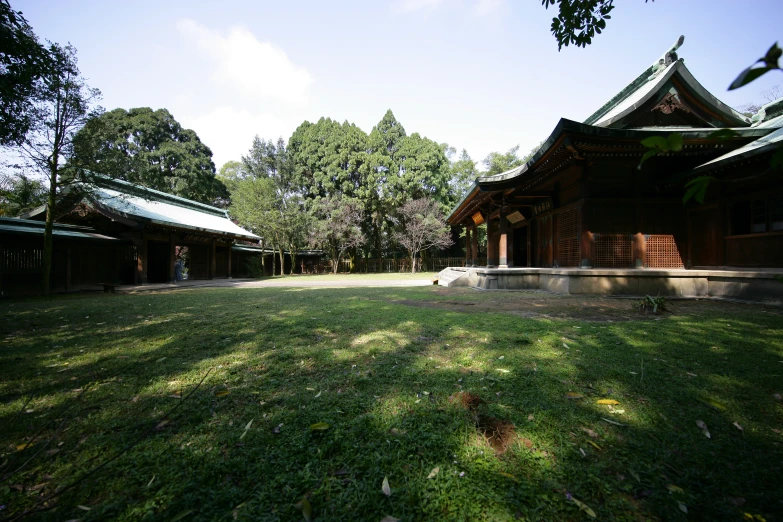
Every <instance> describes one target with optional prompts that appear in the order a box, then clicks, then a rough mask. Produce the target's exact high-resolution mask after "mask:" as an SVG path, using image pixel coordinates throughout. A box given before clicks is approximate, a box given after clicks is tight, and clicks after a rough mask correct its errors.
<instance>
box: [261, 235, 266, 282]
mask: <svg viewBox="0 0 783 522" xmlns="http://www.w3.org/2000/svg"><path fill="white" fill-rule="evenodd" d="M264 276H266V263H264V240H263V239H262V240H261V277H264Z"/></svg>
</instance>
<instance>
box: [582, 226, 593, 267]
mask: <svg viewBox="0 0 783 522" xmlns="http://www.w3.org/2000/svg"><path fill="white" fill-rule="evenodd" d="M594 245H595V234H594V233H593V232H590V231H589V230H584V231H583V232H582V236H581V238H580V245H579V246H580V250H581V251H582V262H581V264H580V265H579V266H580V268H593V256H594V254H593V246H594Z"/></svg>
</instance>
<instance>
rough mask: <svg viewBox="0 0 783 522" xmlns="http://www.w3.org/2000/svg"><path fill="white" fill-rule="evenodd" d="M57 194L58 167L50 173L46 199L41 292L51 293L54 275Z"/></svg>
mask: <svg viewBox="0 0 783 522" xmlns="http://www.w3.org/2000/svg"><path fill="white" fill-rule="evenodd" d="M56 196H57V169H56V167H55V169H54V172H50V173H49V196H48V197H47V199H46V226H45V227H44V245H43V259H42V260H41V292H42V293H43V294H44V295H49V292H50V291H51V277H52V255H53V252H52V244H53V242H52V235H53V233H52V231H53V229H54V205H55V202H56V200H55V198H56Z"/></svg>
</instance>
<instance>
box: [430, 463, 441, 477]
mask: <svg viewBox="0 0 783 522" xmlns="http://www.w3.org/2000/svg"><path fill="white" fill-rule="evenodd" d="M439 471H440V468H439V467H438V466H435V467H434V468H432V471H430V474H429V475H427V478H428V479H431V478H435V475H437V474H438V472H439Z"/></svg>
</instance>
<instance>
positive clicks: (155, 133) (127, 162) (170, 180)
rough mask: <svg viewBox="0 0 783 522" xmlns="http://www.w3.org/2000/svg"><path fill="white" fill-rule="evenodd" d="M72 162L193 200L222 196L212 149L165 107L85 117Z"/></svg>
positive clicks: (222, 192) (223, 193)
mask: <svg viewBox="0 0 783 522" xmlns="http://www.w3.org/2000/svg"><path fill="white" fill-rule="evenodd" d="M72 162H73V163H74V164H76V165H78V166H80V167H84V168H87V169H90V170H93V171H95V172H98V173H101V174H104V175H107V176H110V177H112V178H117V179H122V180H125V181H130V182H131V183H138V184H140V185H144V186H147V187H150V188H153V189H156V190H160V191H163V192H168V193H169V194H175V195H177V196H182V197H185V198H188V199H192V200H195V201H201V202H205V203H213V202H216V201H218V200H220V199H221V198H222V197H224V196H225V194H226V188H225V186H224V185H223V183H222V182H220V180H218V179H217V178H216V177H215V164H214V163H213V162H212V151H211V150H210V149H209V147H207V146H206V145H204V144H203V143H202V142H201V140H200V139H199V137H198V136H197V135H196V133H195V132H194V131H192V130H190V129H184V128H183V127H182V125H180V124H179V123H178V122H177V120H175V119H174V116H172V115H171V113H170V112H169V111H167V110H166V109H159V110H157V111H153V110H152V109H150V108H148V107H142V108H137V109H130V110H127V111H126V110H125V109H115V110H113V111H110V112H106V113H104V114H102V115H101V116H99V117H97V118H93V119H91V120H90V121H89V122H88V123H87V125H85V127H84V129H82V130H81V131H80V132H79V134H78V136H77V137H76V140H75V148H74V157H73V158H72Z"/></svg>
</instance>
